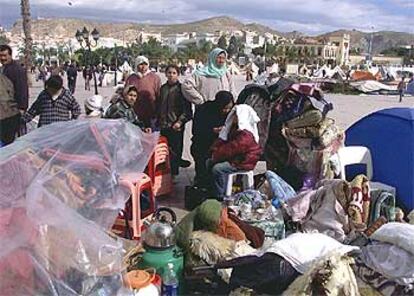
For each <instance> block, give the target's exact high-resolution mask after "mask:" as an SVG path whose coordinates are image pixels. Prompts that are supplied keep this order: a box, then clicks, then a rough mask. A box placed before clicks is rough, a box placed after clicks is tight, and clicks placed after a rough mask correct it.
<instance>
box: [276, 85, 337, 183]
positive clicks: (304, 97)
mask: <svg viewBox="0 0 414 296" xmlns="http://www.w3.org/2000/svg"><path fill="white" fill-rule="evenodd" d="M275 108H276V110H277V111H276V114H277V118H278V120H279V122H281V123H282V124H283V125H282V135H283V136H284V138H285V139H286V141H287V144H288V147H289V157H288V163H287V164H288V165H292V166H294V167H296V168H297V169H299V170H300V171H301V172H303V173H305V174H306V175H308V176H310V177H311V178H312V179H313V180H314V181H315V182H316V181H318V180H320V179H323V178H327V177H330V174H331V173H332V171H331V168H330V162H329V159H330V157H331V155H333V154H335V153H336V152H337V150H338V149H339V148H340V147H341V146H343V143H344V131H343V130H341V129H340V128H339V127H338V126H337V125H336V124H335V121H334V120H333V119H331V118H329V117H327V113H328V111H330V110H331V109H332V105H331V104H330V103H328V102H326V101H325V100H324V98H323V95H322V93H321V91H320V90H319V89H317V88H315V87H313V86H308V85H300V84H299V85H298V84H296V85H292V86H291V88H290V89H289V90H287V91H285V92H284V93H283V94H282V95H281V97H280V98H279V99H278V102H277V104H276V106H275Z"/></svg>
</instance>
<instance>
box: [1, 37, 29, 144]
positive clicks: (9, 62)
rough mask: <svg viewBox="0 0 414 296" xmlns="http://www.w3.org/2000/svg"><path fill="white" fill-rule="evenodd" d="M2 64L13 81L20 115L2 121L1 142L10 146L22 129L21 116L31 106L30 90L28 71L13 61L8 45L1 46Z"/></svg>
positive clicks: (7, 75) (15, 99) (4, 70)
mask: <svg viewBox="0 0 414 296" xmlns="http://www.w3.org/2000/svg"><path fill="white" fill-rule="evenodd" d="M0 63H1V64H2V65H3V68H2V72H3V74H4V75H5V76H6V77H7V78H8V79H9V80H10V81H11V83H12V84H13V88H14V101H15V102H16V103H17V108H18V109H19V111H20V112H19V113H17V114H15V115H13V116H11V117H8V118H5V119H2V120H0V133H1V141H2V142H3V143H4V144H10V143H12V142H13V141H14V139H15V136H16V134H17V132H18V131H19V129H20V115H21V114H23V113H24V112H25V111H26V109H27V106H28V104H29V88H28V85H27V74H26V70H25V69H24V68H23V67H22V66H20V64H19V63H17V62H16V61H13V59H12V49H11V47H10V46H8V45H0Z"/></svg>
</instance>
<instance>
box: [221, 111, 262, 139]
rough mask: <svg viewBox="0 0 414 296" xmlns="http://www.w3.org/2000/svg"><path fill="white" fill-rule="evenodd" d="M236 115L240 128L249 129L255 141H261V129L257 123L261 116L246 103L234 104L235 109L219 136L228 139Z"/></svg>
mask: <svg viewBox="0 0 414 296" xmlns="http://www.w3.org/2000/svg"><path fill="white" fill-rule="evenodd" d="M235 115H236V116H237V119H238V125H239V130H247V131H249V132H251V133H252V134H253V136H254V139H255V141H256V142H257V143H259V130H258V129H257V123H258V122H259V121H260V118H259V116H257V113H256V111H254V109H253V108H252V107H250V106H249V105H246V104H241V105H236V106H234V108H233V110H231V112H230V113H229V115H228V116H227V118H226V123H225V124H224V128H223V129H222V130H221V132H220V134H219V138H220V139H222V140H224V141H227V138H228V135H229V133H230V130H231V126H232V125H233V117H234V116H235Z"/></svg>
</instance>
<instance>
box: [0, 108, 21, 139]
mask: <svg viewBox="0 0 414 296" xmlns="http://www.w3.org/2000/svg"><path fill="white" fill-rule="evenodd" d="M19 130H20V114H17V115H14V116H12V117H9V118H6V119H2V120H0V141H1V142H2V143H3V145H8V144H10V143H13V141H14V139H15V138H16V134H17V133H18V132H19Z"/></svg>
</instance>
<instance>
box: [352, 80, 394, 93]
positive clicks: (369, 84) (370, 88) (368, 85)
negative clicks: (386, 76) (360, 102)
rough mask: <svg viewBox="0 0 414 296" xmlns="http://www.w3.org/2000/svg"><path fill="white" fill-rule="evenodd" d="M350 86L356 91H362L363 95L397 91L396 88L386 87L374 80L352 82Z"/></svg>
mask: <svg viewBox="0 0 414 296" xmlns="http://www.w3.org/2000/svg"><path fill="white" fill-rule="evenodd" d="M351 85H352V86H353V87H355V88H356V89H357V90H359V91H362V92H364V93H371V92H377V91H389V92H396V91H397V86H395V85H394V86H391V85H386V84H383V83H381V82H378V81H375V80H364V81H357V82H352V83H351Z"/></svg>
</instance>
